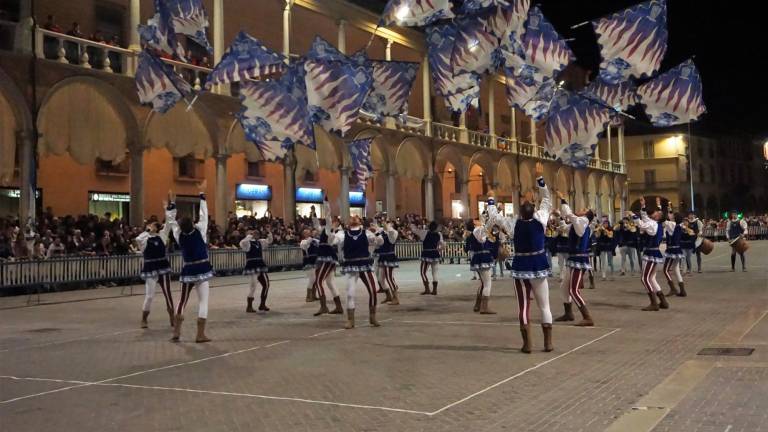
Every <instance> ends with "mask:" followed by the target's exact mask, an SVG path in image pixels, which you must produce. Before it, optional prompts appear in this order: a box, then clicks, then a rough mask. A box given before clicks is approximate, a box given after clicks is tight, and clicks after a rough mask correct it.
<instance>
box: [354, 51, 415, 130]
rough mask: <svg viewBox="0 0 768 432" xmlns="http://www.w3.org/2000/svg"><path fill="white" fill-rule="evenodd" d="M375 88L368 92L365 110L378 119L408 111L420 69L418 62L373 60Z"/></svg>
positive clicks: (364, 104) (364, 105)
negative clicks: (409, 100) (409, 99)
mask: <svg viewBox="0 0 768 432" xmlns="http://www.w3.org/2000/svg"><path fill="white" fill-rule="evenodd" d="M371 64H372V65H373V88H372V89H371V92H370V93H369V94H368V98H366V100H365V103H363V111H365V112H366V113H369V114H371V115H372V116H374V117H375V118H376V120H377V121H381V120H382V119H383V118H384V117H396V116H399V115H401V114H407V112H408V98H409V96H410V95H411V90H412V89H413V83H414V82H415V81H416V74H417V73H418V71H419V64H418V63H411V62H394V61H373V62H371Z"/></svg>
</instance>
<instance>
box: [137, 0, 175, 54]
mask: <svg viewBox="0 0 768 432" xmlns="http://www.w3.org/2000/svg"><path fill="white" fill-rule="evenodd" d="M138 32H139V37H140V38H141V42H142V44H143V45H145V46H149V47H151V48H153V49H155V50H158V51H160V52H164V53H166V54H168V55H170V56H174V57H176V58H178V59H179V60H181V61H186V55H185V53H184V47H183V46H182V45H181V43H180V42H179V41H178V39H176V30H175V29H174V25H173V15H171V12H170V10H169V9H168V4H167V3H166V2H165V1H164V0H155V15H154V16H152V18H150V19H149V20H147V24H146V25H139V27H138Z"/></svg>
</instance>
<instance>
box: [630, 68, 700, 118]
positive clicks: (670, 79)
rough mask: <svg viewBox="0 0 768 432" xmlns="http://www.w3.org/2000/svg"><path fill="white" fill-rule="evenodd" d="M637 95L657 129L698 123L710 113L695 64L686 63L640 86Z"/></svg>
mask: <svg viewBox="0 0 768 432" xmlns="http://www.w3.org/2000/svg"><path fill="white" fill-rule="evenodd" d="M637 93H638V94H639V95H640V103H642V104H643V106H644V107H645V113H646V114H648V117H650V118H651V123H653V125H654V126H658V127H666V126H673V125H679V124H684V123H689V122H692V121H695V120H698V118H699V117H701V115H702V114H704V113H705V112H706V111H707V107H706V106H705V105H704V97H703V89H702V84H701V76H700V75H699V71H698V69H696V65H695V64H694V63H693V60H687V61H686V62H684V63H682V64H680V65H678V66H677V67H675V68H674V69H672V70H669V71H667V72H665V73H663V74H661V75H659V76H658V77H656V78H654V79H653V80H651V81H649V82H647V83H645V84H643V85H641V86H640V88H638V89H637Z"/></svg>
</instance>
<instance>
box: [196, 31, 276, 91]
mask: <svg viewBox="0 0 768 432" xmlns="http://www.w3.org/2000/svg"><path fill="white" fill-rule="evenodd" d="M285 67H286V64H285V57H283V55H282V54H278V53H276V52H274V51H272V50H270V49H269V48H267V47H266V46H264V44H262V43H261V41H259V40H258V39H256V38H254V37H253V36H250V35H249V34H247V33H246V32H244V31H241V32H240V33H238V34H237V36H236V37H235V40H234V42H232V45H230V47H229V48H227V50H226V51H225V52H224V55H222V56H221V61H220V62H219V64H217V65H216V67H215V68H213V71H212V72H211V73H210V75H208V80H207V81H206V83H205V88H206V89H207V90H210V89H211V87H212V86H214V85H218V84H229V83H232V82H238V81H245V80H247V79H250V78H259V77H261V76H263V75H271V74H274V73H277V72H281V71H283V70H285Z"/></svg>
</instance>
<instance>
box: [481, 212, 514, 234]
mask: <svg viewBox="0 0 768 432" xmlns="http://www.w3.org/2000/svg"><path fill="white" fill-rule="evenodd" d="M486 209H488V226H491V227H492V226H494V225H497V226H499V227H501V228H502V229H503V230H504V231H506V232H507V233H508V234H509V235H510V236H514V234H515V223H517V218H511V217H505V216H504V215H502V214H501V213H499V209H498V208H496V206H495V205H488V206H487V207H486Z"/></svg>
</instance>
